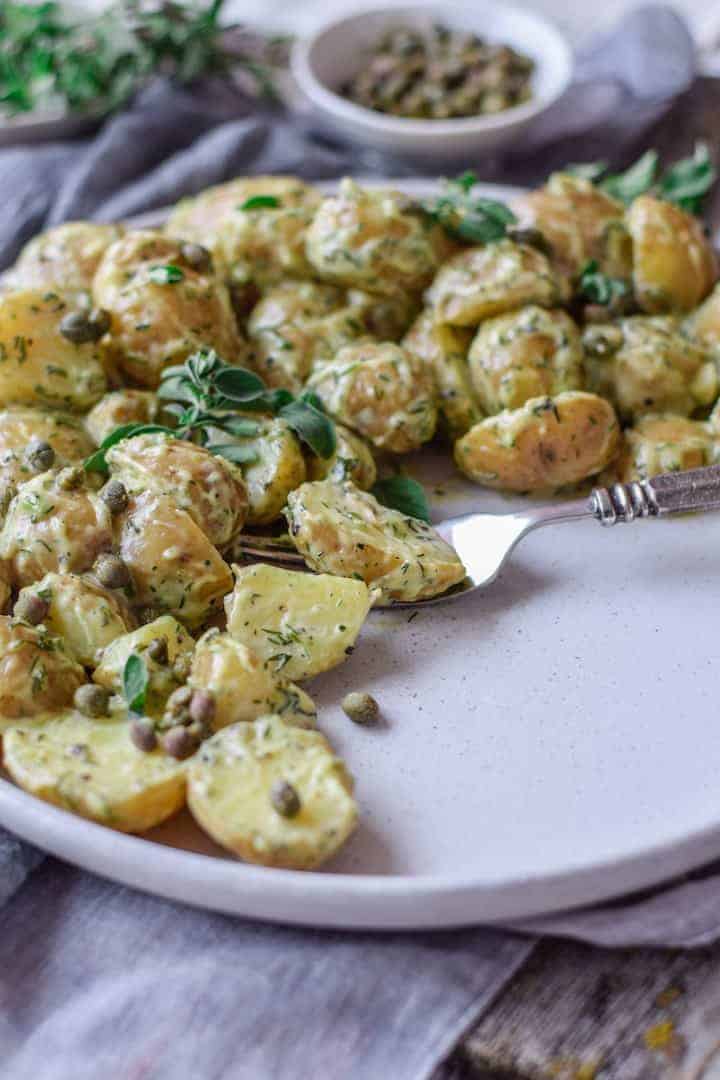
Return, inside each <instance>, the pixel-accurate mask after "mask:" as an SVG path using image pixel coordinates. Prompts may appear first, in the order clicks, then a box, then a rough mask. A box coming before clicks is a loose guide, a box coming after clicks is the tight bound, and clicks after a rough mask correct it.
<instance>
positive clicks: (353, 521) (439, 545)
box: [287, 480, 465, 600]
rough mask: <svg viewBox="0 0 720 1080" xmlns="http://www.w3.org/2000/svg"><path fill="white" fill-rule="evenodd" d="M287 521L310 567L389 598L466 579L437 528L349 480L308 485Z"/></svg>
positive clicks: (295, 495)
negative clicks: (382, 501)
mask: <svg viewBox="0 0 720 1080" xmlns="http://www.w3.org/2000/svg"><path fill="white" fill-rule="evenodd" d="M287 519H288V523H289V526H290V535H291V537H292V541H293V543H294V544H295V546H296V548H297V549H298V551H299V552H300V554H301V555H302V556H303V558H304V559H305V561H306V563H307V564H308V566H310V567H312V569H313V570H317V571H318V572H320V573H325V574H335V575H337V576H338V577H346V578H356V579H359V580H361V581H364V582H365V583H366V585H369V586H371V587H376V588H378V589H379V590H380V591H381V593H382V595H383V596H384V597H385V598H386V599H388V600H421V599H425V598H428V597H431V596H438V595H440V593H444V592H446V591H447V590H448V589H449V588H451V587H452V586H453V585H457V584H458V583H459V582H461V581H462V580H463V579H464V577H465V567H464V566H463V564H462V563H461V562H460V560H459V558H458V556H457V554H456V553H455V551H454V550H453V549H452V548H451V547H450V545H449V544H446V543H445V541H444V540H443V539H441V537H440V536H439V535H438V534H437V533H436V532H435V530H434V529H432V528H431V527H430V526H429V525H426V524H425V522H424V521H418V519H417V518H410V517H405V516H404V515H403V514H399V513H398V512H397V511H396V510H388V509H387V508H386V507H384V506H381V505H380V503H379V502H378V501H377V499H375V498H374V497H373V496H372V495H370V494H369V493H368V492H366V491H360V490H359V489H358V488H356V487H355V485H354V484H351V483H349V482H346V483H344V484H334V483H333V482H332V481H330V480H319V481H316V482H314V483H309V484H303V485H302V487H300V488H298V489H297V491H293V492H292V493H291V495H290V496H289V498H288V508H287Z"/></svg>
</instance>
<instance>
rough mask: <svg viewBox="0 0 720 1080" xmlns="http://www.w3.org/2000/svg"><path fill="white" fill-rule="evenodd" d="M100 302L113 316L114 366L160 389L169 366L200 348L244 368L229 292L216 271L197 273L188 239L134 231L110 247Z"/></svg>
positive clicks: (98, 288)
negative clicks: (185, 246) (186, 247)
mask: <svg viewBox="0 0 720 1080" xmlns="http://www.w3.org/2000/svg"><path fill="white" fill-rule="evenodd" d="M93 296H94V299H95V302H96V304H98V305H99V306H100V307H102V308H104V309H105V310H106V311H108V312H109V313H110V316H111V320H112V321H111V325H110V331H109V334H108V336H107V338H106V341H108V342H109V348H110V351H111V354H112V358H113V361H114V363H115V364H116V365H117V367H118V368H119V369H120V371H121V372H122V373H123V374H124V375H125V376H126V377H128V378H130V379H132V380H133V381H135V382H136V383H139V384H140V386H143V387H147V388H148V389H150V390H155V389H156V388H157V386H158V385H159V383H160V377H161V375H162V372H163V370H164V368H166V367H170V366H171V365H173V364H182V363H183V361H184V360H186V359H187V357H188V356H190V354H191V353H193V352H195V351H196V350H197V349H200V348H208V349H215V350H216V351H217V352H218V353H219V354H220V356H222V358H223V359H224V360H225V361H226V362H227V363H229V364H238V363H242V362H243V360H244V359H245V356H246V352H247V347H246V345H245V343H244V342H243V341H242V339H241V338H240V334H239V332H238V329H237V324H236V322H235V315H234V313H233V310H232V305H231V303H230V294H229V293H228V290H227V288H226V287H225V285H224V284H223V282H222V281H221V280H220V278H219V277H218V275H217V274H216V273H215V272H214V271H213V270H212V269H203V270H202V271H200V270H197V269H195V267H193V266H192V265H191V264H190V261H189V260H188V259H187V258H186V257H185V255H184V254H183V250H182V242H181V241H180V240H174V239H172V238H170V237H168V236H162V235H161V234H160V233H154V232H150V231H146V230H143V231H137V232H131V233H127V235H126V236H124V237H123V238H122V239H121V240H117V241H116V242H115V243H114V244H111V246H110V247H109V248H108V249H107V251H106V252H105V255H104V256H103V259H102V262H101V263H100V266H99V267H98V270H97V273H96V275H95V280H94V283H93Z"/></svg>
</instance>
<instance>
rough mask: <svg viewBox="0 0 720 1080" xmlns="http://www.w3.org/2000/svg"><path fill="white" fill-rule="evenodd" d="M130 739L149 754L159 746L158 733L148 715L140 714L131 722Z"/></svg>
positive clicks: (139, 748) (134, 744)
mask: <svg viewBox="0 0 720 1080" xmlns="http://www.w3.org/2000/svg"><path fill="white" fill-rule="evenodd" d="M130 741H131V742H132V744H133V746H136V747H137V748H138V750H142V751H143V753H144V754H149V753H150V751H151V750H154V749H155V747H156V746H157V735H156V734H155V728H154V727H153V724H152V721H151V720H148V718H147V717H146V716H138V717H136V719H135V720H133V721H132V723H131V724H130Z"/></svg>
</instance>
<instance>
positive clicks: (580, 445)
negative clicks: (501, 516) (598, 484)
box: [455, 391, 620, 492]
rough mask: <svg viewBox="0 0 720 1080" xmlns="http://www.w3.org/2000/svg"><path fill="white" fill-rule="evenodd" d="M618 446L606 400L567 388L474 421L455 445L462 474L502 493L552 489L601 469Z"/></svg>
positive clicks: (614, 420) (612, 414) (616, 428)
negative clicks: (474, 423)
mask: <svg viewBox="0 0 720 1080" xmlns="http://www.w3.org/2000/svg"><path fill="white" fill-rule="evenodd" d="M619 444H620V428H619V425H618V422H617V417H616V416H615V412H614V410H613V408H612V405H610V403H609V402H607V401H605V400H604V399H603V398H601V397H598V396H597V395H595V394H586V393H583V392H580V391H569V392H567V393H564V394H558V395H557V397H554V398H547V397H545V398H534V399H532V400H530V401H527V402H525V404H524V405H523V406H522V408H520V409H513V410H506V411H505V412H501V413H498V414H497V416H491V417H489V418H488V419H487V420H483V421H482V422H481V423H479V424H476V425H475V427H473V428H471V429H470V431H468V433H467V435H464V436H463V437H462V439H459V440H458V442H457V443H456V444H455V462H456V464H457V467H458V468H459V469H460V471H461V472H462V473H464V474H465V476H468V477H469V478H470V479H471V480H474V481H475V482H476V483H477V484H482V485H483V487H491V488H498V489H500V490H501V491H517V492H530V491H552V490H555V489H557V488H561V487H564V486H565V485H567V484H575V483H577V482H578V481H579V480H584V479H585V478H586V477H588V476H592V475H594V474H595V473H599V472H601V470H602V469H604V468H605V466H606V465H607V464H608V463H609V462H610V461H611V460H612V459H613V457H614V456H615V454H616V453H617V451H618V447H619Z"/></svg>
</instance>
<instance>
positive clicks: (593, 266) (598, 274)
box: [577, 259, 629, 307]
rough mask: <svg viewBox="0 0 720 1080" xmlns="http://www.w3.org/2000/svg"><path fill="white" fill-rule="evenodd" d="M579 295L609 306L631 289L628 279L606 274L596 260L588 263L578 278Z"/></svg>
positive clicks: (589, 300) (590, 301) (584, 298)
mask: <svg viewBox="0 0 720 1080" xmlns="http://www.w3.org/2000/svg"><path fill="white" fill-rule="evenodd" d="M577 291H578V295H579V296H581V297H582V298H583V300H587V301H588V302H589V303H591V304H601V305H602V306H603V307H607V306H608V305H610V304H612V303H613V302H614V301H615V300H619V299H620V298H621V297H622V296H626V295H627V293H628V291H629V285H628V283H627V281H624V280H623V279H622V278H614V277H610V276H609V275H608V274H604V273H603V272H602V271H601V270H600V269H599V268H598V264H597V262H595V260H594V259H593V260H591V261H590V262H589V263H586V264H585V266H584V267H583V269H582V272H581V274H580V277H579V279H578V287H577Z"/></svg>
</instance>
